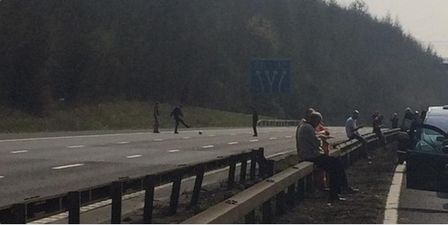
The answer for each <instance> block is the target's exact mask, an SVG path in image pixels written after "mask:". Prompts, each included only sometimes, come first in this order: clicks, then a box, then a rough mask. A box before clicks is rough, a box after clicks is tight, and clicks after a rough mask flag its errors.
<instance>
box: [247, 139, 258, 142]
mask: <svg viewBox="0 0 448 225" xmlns="http://www.w3.org/2000/svg"><path fill="white" fill-rule="evenodd" d="M257 141H258V139H252V140H249V142H257Z"/></svg>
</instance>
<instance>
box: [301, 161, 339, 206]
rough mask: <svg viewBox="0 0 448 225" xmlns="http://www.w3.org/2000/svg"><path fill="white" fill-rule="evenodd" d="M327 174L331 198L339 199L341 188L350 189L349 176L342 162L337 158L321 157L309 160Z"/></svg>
mask: <svg viewBox="0 0 448 225" xmlns="http://www.w3.org/2000/svg"><path fill="white" fill-rule="evenodd" d="M307 161H310V162H313V163H314V164H315V165H316V166H317V167H320V168H322V169H324V170H325V172H327V174H328V175H329V178H330V198H335V197H337V195H338V194H340V193H341V188H346V187H348V183H347V176H346V175H345V170H344V166H343V165H342V162H341V160H339V159H338V158H336V157H331V156H327V155H320V156H318V157H316V158H312V159H307Z"/></svg>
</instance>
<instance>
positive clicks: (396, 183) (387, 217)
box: [383, 165, 406, 224]
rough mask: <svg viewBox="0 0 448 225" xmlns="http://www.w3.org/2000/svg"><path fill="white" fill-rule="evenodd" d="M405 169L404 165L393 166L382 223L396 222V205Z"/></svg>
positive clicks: (398, 202)
mask: <svg viewBox="0 0 448 225" xmlns="http://www.w3.org/2000/svg"><path fill="white" fill-rule="evenodd" d="M405 170H406V166H405V165H398V166H397V167H396V168H395V173H394V176H393V178H392V184H391V186H390V189H389V194H388V195H387V201H386V208H385V211H384V220H383V224H397V222H398V206H399V204H400V193H401V186H402V183H403V174H404V172H405Z"/></svg>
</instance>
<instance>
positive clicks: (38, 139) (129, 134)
mask: <svg viewBox="0 0 448 225" xmlns="http://www.w3.org/2000/svg"><path fill="white" fill-rule="evenodd" d="M149 133H150V132H136V133H119V134H92V135H75V136H62V137H40V138H22V139H6V140H0V143H2V142H15V141H40V140H56V139H70V138H96V137H115V136H125V135H127V136H132V135H143V134H149Z"/></svg>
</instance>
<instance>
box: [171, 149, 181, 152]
mask: <svg viewBox="0 0 448 225" xmlns="http://www.w3.org/2000/svg"><path fill="white" fill-rule="evenodd" d="M168 152H170V153H174V152H180V150H179V149H172V150H168Z"/></svg>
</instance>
